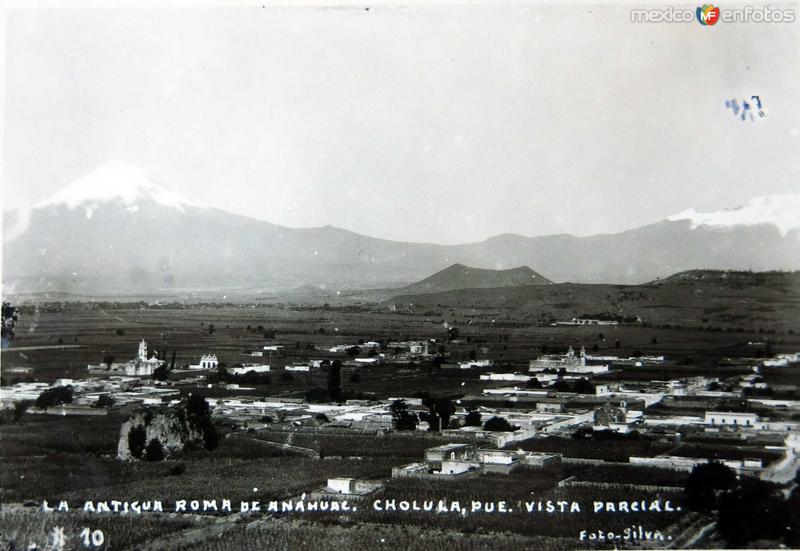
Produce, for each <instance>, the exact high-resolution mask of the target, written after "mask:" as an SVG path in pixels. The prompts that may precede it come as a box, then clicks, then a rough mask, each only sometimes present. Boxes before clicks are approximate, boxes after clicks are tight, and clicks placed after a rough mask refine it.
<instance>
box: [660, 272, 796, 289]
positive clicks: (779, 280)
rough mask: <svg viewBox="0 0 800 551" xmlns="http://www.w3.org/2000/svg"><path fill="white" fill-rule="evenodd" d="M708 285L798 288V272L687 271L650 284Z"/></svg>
mask: <svg viewBox="0 0 800 551" xmlns="http://www.w3.org/2000/svg"><path fill="white" fill-rule="evenodd" d="M688 282H694V283H709V284H715V285H721V286H725V287H740V286H753V285H758V286H761V285H770V286H794V287H795V288H800V287H799V286H800V272H786V271H770V272H751V271H749V270H748V271H743V270H687V271H685V272H679V273H677V274H673V275H671V276H669V277H665V278H662V279H657V280H655V281H653V282H651V283H653V284H659V283H661V284H663V283H688Z"/></svg>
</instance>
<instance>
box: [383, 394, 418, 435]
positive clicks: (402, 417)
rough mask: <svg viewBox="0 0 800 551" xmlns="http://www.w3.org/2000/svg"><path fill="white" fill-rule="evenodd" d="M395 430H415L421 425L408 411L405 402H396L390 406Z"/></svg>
mask: <svg viewBox="0 0 800 551" xmlns="http://www.w3.org/2000/svg"><path fill="white" fill-rule="evenodd" d="M389 411H391V412H392V419H393V421H394V428H395V430H415V429H416V428H417V425H418V424H419V420H418V419H417V416H416V415H414V414H413V413H410V412H409V411H408V405H407V404H406V401H405V400H395V401H394V402H392V404H391V405H390V406H389Z"/></svg>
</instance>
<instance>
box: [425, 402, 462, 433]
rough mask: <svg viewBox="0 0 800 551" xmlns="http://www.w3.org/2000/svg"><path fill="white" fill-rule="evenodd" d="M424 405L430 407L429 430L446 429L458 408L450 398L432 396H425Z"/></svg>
mask: <svg viewBox="0 0 800 551" xmlns="http://www.w3.org/2000/svg"><path fill="white" fill-rule="evenodd" d="M422 405H423V406H425V407H427V408H428V411H429V415H428V430H429V431H431V432H435V431H439V430H444V429H446V428H447V427H448V425H449V424H450V416H452V415H453V414H454V413H455V411H456V408H455V406H454V405H453V403H452V402H451V401H450V400H449V399H448V398H432V397H430V396H425V397H424V398H423V399H422Z"/></svg>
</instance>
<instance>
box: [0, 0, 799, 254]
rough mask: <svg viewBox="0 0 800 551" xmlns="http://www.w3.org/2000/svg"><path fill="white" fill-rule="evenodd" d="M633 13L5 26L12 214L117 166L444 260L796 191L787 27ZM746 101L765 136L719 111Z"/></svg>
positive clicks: (197, 18) (295, 221)
mask: <svg viewBox="0 0 800 551" xmlns="http://www.w3.org/2000/svg"><path fill="white" fill-rule="evenodd" d="M629 9H630V6H627V7H612V6H579V5H570V6H563V7H559V8H552V7H536V6H515V7H498V6H494V7H486V6H483V7H477V6H473V7H452V6H450V7H444V6H438V7H432V6H419V5H417V6H412V7H408V8H393V7H373V8H371V9H369V10H366V9H364V8H363V7H360V8H357V9H343V8H335V9H334V8H312V7H304V8H289V7H267V8H260V7H258V8H256V7H254V8H232V7H228V8H216V9H210V8H191V9H189V8H181V9H178V8H170V9H103V10H43V9H37V10H21V11H14V12H11V13H9V15H8V20H7V23H8V27H7V32H6V40H7V41H6V74H5V92H6V96H5V100H6V103H5V124H4V125H3V127H4V131H5V136H4V138H5V149H4V156H5V163H4V169H3V171H4V173H3V176H4V179H3V193H4V208H5V209H11V208H17V207H25V206H29V205H32V204H34V203H36V202H39V201H41V200H42V199H44V198H46V197H47V196H49V195H51V194H53V193H54V192H56V191H57V190H58V189H59V188H61V187H63V186H65V185H67V184H69V183H70V182H72V181H73V180H75V179H77V178H79V177H81V176H82V175H84V174H86V173H88V172H90V171H91V170H92V169H94V168H96V167H97V166H98V165H101V164H103V163H104V162H107V161H109V160H121V161H125V162H128V163H131V164H134V165H136V166H139V167H141V168H142V169H143V170H144V171H146V172H147V173H149V174H150V175H151V176H152V177H153V178H154V179H155V180H156V181H157V182H159V183H160V184H162V185H164V186H166V187H168V188H170V189H172V190H174V191H176V192H178V193H181V194H183V195H185V196H187V197H189V198H190V199H192V200H193V201H195V202H197V203H202V204H208V205H212V206H215V207H218V208H221V209H224V210H229V211H232V212H236V213H240V214H245V215H249V216H253V217H256V218H260V219H264V220H268V221H270V222H274V223H277V224H283V225H287V226H321V225H325V224H332V225H335V226H339V227H343V228H347V229H350V230H353V231H356V232H359V233H363V234H368V235H372V236H377V237H385V238H389V239H395V240H407V241H431V242H439V243H457V242H468V241H477V240H482V239H484V238H486V237H489V236H491V235H496V234H499V233H504V232H514V233H519V234H523V235H542V234H552V233H573V234H576V235H587V234H592V233H600V232H616V231H621V230H625V229H629V228H633V227H637V226H640V225H644V224H647V223H651V222H654V221H657V220H660V219H663V218H665V217H666V216H668V215H670V214H674V213H676V212H680V211H683V210H684V209H686V208H689V207H695V208H697V209H698V210H718V209H721V208H724V207H732V206H736V205H738V204H741V203H744V202H746V201H747V200H748V199H749V198H751V197H753V196H758V195H766V194H773V193H787V192H800V137H798V129H799V128H800V55H799V53H800V43H799V42H798V36H799V35H798V24H797V23H795V24H763V23H762V24H753V23H751V24H727V25H725V24H724V23H719V24H717V25H716V26H714V27H703V26H701V25H699V24H697V23H695V22H693V23H691V24H663V23H662V24H635V23H631V21H630V12H629ZM723 9H724V8H723ZM798 16H799V17H798V18H800V14H798ZM754 94H755V95H759V96H760V98H761V99H762V101H763V104H764V106H765V107H766V109H767V117H766V118H765V119H764V120H760V121H758V122H755V123H750V122H741V121H739V120H737V119H736V118H735V117H734V116H733V114H732V112H731V111H730V110H726V109H725V105H724V102H725V100H726V99H731V98H739V100H740V101H741V99H742V98H747V97H750V96H751V95H754Z"/></svg>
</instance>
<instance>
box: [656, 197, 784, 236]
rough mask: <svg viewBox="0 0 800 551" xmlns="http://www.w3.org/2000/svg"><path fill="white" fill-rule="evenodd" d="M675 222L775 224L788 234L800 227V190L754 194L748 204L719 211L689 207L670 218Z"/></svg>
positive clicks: (739, 224)
mask: <svg viewBox="0 0 800 551" xmlns="http://www.w3.org/2000/svg"><path fill="white" fill-rule="evenodd" d="M668 220H670V221H672V222H676V221H679V220H688V221H689V222H690V223H691V227H692V229H695V228H697V227H699V226H716V227H724V228H727V227H733V226H756V225H760V224H772V225H773V226H776V227H777V228H778V230H779V231H780V232H781V234H782V235H783V236H784V237H785V236H786V235H787V234H788V233H789V232H790V231H792V230H796V229H798V228H800V193H794V194H792V193H787V194H783V195H764V196H762V197H754V198H752V199H750V201H748V202H747V204H746V205H744V206H741V207H736V208H732V209H726V210H720V211H716V212H697V211H696V210H695V209H693V208H692V209H688V210H685V211H683V212H681V213H679V214H674V215H672V216H670V217H669V218H668Z"/></svg>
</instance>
